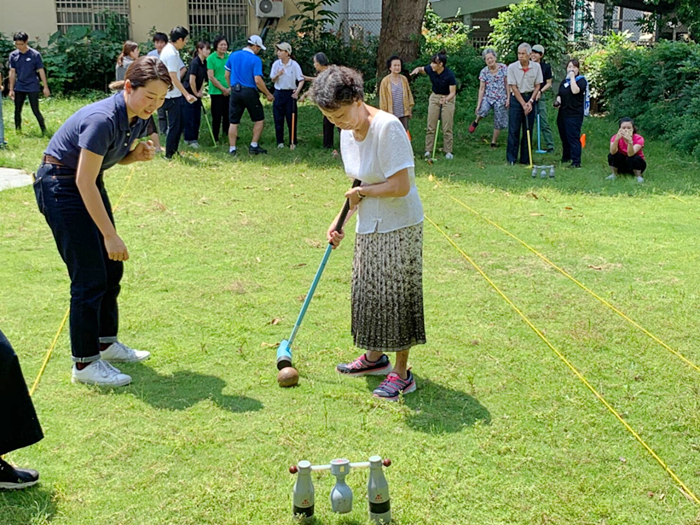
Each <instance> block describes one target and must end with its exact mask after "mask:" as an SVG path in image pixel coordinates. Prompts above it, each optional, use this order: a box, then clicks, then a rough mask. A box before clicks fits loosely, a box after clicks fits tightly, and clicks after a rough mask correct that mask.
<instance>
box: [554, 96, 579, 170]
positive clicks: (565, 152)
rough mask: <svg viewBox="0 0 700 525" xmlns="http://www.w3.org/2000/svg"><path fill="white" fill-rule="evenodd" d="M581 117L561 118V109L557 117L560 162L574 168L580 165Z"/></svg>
mask: <svg viewBox="0 0 700 525" xmlns="http://www.w3.org/2000/svg"><path fill="white" fill-rule="evenodd" d="M582 126H583V115H582V116H580V117H563V116H562V114H561V109H560V110H559V115H558V116H557V127H558V128H559V137H560V138H561V161H562V162H569V161H571V163H572V164H573V165H575V166H580V165H581V127H582Z"/></svg>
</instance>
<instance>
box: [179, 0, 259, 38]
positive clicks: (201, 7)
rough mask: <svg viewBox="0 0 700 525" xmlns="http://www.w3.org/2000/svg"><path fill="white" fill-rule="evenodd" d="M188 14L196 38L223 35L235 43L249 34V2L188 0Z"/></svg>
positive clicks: (238, 0)
mask: <svg viewBox="0 0 700 525" xmlns="http://www.w3.org/2000/svg"><path fill="white" fill-rule="evenodd" d="M187 12H188V15H189V26H190V33H192V34H193V35H194V37H195V38H196V37H198V36H208V35H210V34H222V35H224V36H225V37H226V38H227V39H228V41H229V43H233V42H235V41H236V40H241V39H242V38H244V37H245V36H246V33H247V32H248V2H247V0H188V2H187Z"/></svg>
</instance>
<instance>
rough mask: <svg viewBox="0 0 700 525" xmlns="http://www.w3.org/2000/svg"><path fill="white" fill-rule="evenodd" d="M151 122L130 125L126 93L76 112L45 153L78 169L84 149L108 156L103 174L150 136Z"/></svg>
mask: <svg viewBox="0 0 700 525" xmlns="http://www.w3.org/2000/svg"><path fill="white" fill-rule="evenodd" d="M147 129H148V120H143V119H140V118H137V119H136V122H135V123H134V124H130V123H129V117H128V115H127V112H126V101H125V100H124V92H123V91H120V92H118V93H116V94H114V95H112V96H111V97H109V98H106V99H104V100H100V101H99V102H94V103H92V104H90V105H88V106H85V107H84V108H81V109H79V110H78V111H77V112H75V113H73V115H72V116H71V117H69V118H68V120H66V121H65V123H64V124H63V126H61V127H60V128H59V130H58V131H57V132H56V133H55V134H54V136H53V137H52V138H51V141H50V142H49V145H48V146H47V148H46V150H45V151H44V153H45V154H46V155H51V156H52V157H55V158H57V159H58V160H60V161H61V162H62V163H63V164H65V165H66V166H68V167H69V168H72V169H74V170H75V169H78V159H79V157H80V150H81V149H86V150H88V151H91V152H92V153H95V154H96V155H101V156H102V157H104V159H103V161H102V167H101V168H100V172H102V171H104V170H107V169H109V168H111V167H112V166H114V165H115V164H117V163H118V162H119V161H121V160H122V159H123V158H124V157H126V156H127V155H128V154H129V152H130V151H131V149H132V147H133V145H134V142H136V141H137V140H138V139H139V138H140V137H143V136H145V135H146V134H147Z"/></svg>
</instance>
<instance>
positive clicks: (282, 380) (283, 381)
mask: <svg viewBox="0 0 700 525" xmlns="http://www.w3.org/2000/svg"><path fill="white" fill-rule="evenodd" d="M277 383H279V385H280V386H281V387H283V388H289V387H290V386H297V384H299V372H297V370H296V368H294V367H291V366H286V367H284V368H283V369H282V370H280V371H279V373H278V374H277Z"/></svg>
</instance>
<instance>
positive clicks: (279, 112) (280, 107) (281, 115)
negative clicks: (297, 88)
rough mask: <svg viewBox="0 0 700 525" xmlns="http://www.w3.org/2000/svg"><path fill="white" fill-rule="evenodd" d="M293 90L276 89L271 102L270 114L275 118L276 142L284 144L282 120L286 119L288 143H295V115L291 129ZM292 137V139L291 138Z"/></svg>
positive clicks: (294, 103)
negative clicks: (273, 99)
mask: <svg viewBox="0 0 700 525" xmlns="http://www.w3.org/2000/svg"><path fill="white" fill-rule="evenodd" d="M293 93H294V90H292V89H276V90H275V101H274V102H273V103H272V116H273V117H274V119H275V136H276V138H277V144H284V122H285V120H286V121H287V129H288V130H289V143H290V144H296V143H297V130H296V127H297V121H296V120H297V117H298V115H297V117H295V118H294V131H292V115H293V114H294V113H296V102H297V101H296V100H294V99H293V98H292V94H293ZM292 137H294V140H292Z"/></svg>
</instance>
